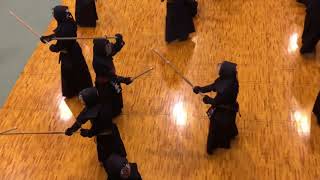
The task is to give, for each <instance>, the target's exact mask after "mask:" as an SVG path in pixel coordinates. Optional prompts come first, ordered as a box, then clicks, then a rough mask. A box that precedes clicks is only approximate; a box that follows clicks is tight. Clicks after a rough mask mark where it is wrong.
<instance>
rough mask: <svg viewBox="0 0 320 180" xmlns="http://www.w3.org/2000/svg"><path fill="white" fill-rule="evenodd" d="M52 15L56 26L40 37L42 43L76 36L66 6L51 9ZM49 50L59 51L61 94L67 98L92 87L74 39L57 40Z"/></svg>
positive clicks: (86, 67)
mask: <svg viewBox="0 0 320 180" xmlns="http://www.w3.org/2000/svg"><path fill="white" fill-rule="evenodd" d="M53 16H54V18H55V19H56V20H57V23H58V27H57V28H56V29H55V30H54V34H52V35H49V36H42V37H41V38H40V40H41V41H42V42H43V43H45V41H47V42H49V41H51V40H52V38H54V37H76V36H77V25H76V23H75V22H74V20H73V17H72V15H71V13H70V12H69V11H68V7H67V6H56V7H55V8H54V9H53ZM50 50H51V51H52V52H56V53H58V52H60V55H59V63H60V62H61V83H62V95H63V96H66V97H67V98H70V97H73V96H77V95H78V93H79V92H80V91H81V90H82V89H85V88H88V87H92V80H91V76H90V73H89V70H88V66H87V64H86V61H85V59H84V56H83V54H82V50H81V47H80V46H79V44H78V42H77V41H76V40H68V41H60V40H58V41H57V43H56V44H53V45H51V46H50Z"/></svg>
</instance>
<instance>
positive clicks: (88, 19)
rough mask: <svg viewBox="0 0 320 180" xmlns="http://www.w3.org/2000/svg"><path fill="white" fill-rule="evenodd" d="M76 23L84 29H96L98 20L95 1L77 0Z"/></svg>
mask: <svg viewBox="0 0 320 180" xmlns="http://www.w3.org/2000/svg"><path fill="white" fill-rule="evenodd" d="M75 16H76V22H77V24H78V25H79V26H82V27H96V21H97V20H98V15H97V10H96V4H95V0H76V10H75Z"/></svg>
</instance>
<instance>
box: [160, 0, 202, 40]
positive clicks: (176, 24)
mask: <svg viewBox="0 0 320 180" xmlns="http://www.w3.org/2000/svg"><path fill="white" fill-rule="evenodd" d="M161 1H162V2H163V1H164V0H161ZM197 6H198V2H197V1H195V0H167V16H166V29H165V40H166V42H167V43H170V42H172V41H174V40H177V39H178V40H180V41H184V40H187V39H188V37H189V34H190V33H193V32H195V27H194V24H193V17H194V16H195V15H196V14H197Z"/></svg>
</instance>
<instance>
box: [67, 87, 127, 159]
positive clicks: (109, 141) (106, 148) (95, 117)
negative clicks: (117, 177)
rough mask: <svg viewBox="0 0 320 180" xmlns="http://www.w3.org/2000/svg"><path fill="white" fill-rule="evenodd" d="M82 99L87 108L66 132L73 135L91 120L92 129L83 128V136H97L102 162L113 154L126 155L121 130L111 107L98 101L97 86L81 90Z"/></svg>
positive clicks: (99, 155) (99, 156)
mask: <svg viewBox="0 0 320 180" xmlns="http://www.w3.org/2000/svg"><path fill="white" fill-rule="evenodd" d="M79 97H80V99H81V100H82V101H83V103H84V104H85V108H84V109H83V110H82V111H81V113H80V114H79V115H78V117H77V120H76V122H75V123H74V124H73V125H72V126H71V127H70V128H68V129H67V130H66V132H65V134H66V135H68V136H71V135H72V134H73V133H74V132H76V131H77V130H78V129H79V128H81V125H82V124H84V123H86V122H87V121H88V120H90V122H91V124H92V127H91V129H89V130H87V129H81V136H83V137H93V136H96V137H97V151H98V159H99V161H100V162H101V163H102V162H103V161H106V160H107V158H108V157H109V156H110V155H111V154H113V153H116V154H119V155H120V156H123V157H126V156H127V153H126V150H125V147H124V144H123V142H122V140H121V136H120V133H119V130H118V128H117V126H116V125H115V124H113V123H112V115H111V111H110V108H106V107H104V105H101V104H99V103H98V99H99V96H98V93H97V89H96V88H87V89H84V90H82V91H81V92H80V95H79Z"/></svg>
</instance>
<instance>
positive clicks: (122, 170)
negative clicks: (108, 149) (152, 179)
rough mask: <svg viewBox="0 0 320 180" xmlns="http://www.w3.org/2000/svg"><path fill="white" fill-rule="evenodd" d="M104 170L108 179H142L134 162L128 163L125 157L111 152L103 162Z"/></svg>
mask: <svg viewBox="0 0 320 180" xmlns="http://www.w3.org/2000/svg"><path fill="white" fill-rule="evenodd" d="M104 167H105V170H106V171H107V173H108V180H123V179H128V180H142V178H141V175H140V173H139V171H138V165H137V164H136V163H129V162H128V160H127V159H126V158H125V157H122V156H119V155H118V154H112V155H111V156H110V157H109V158H108V159H107V161H105V162H104Z"/></svg>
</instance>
